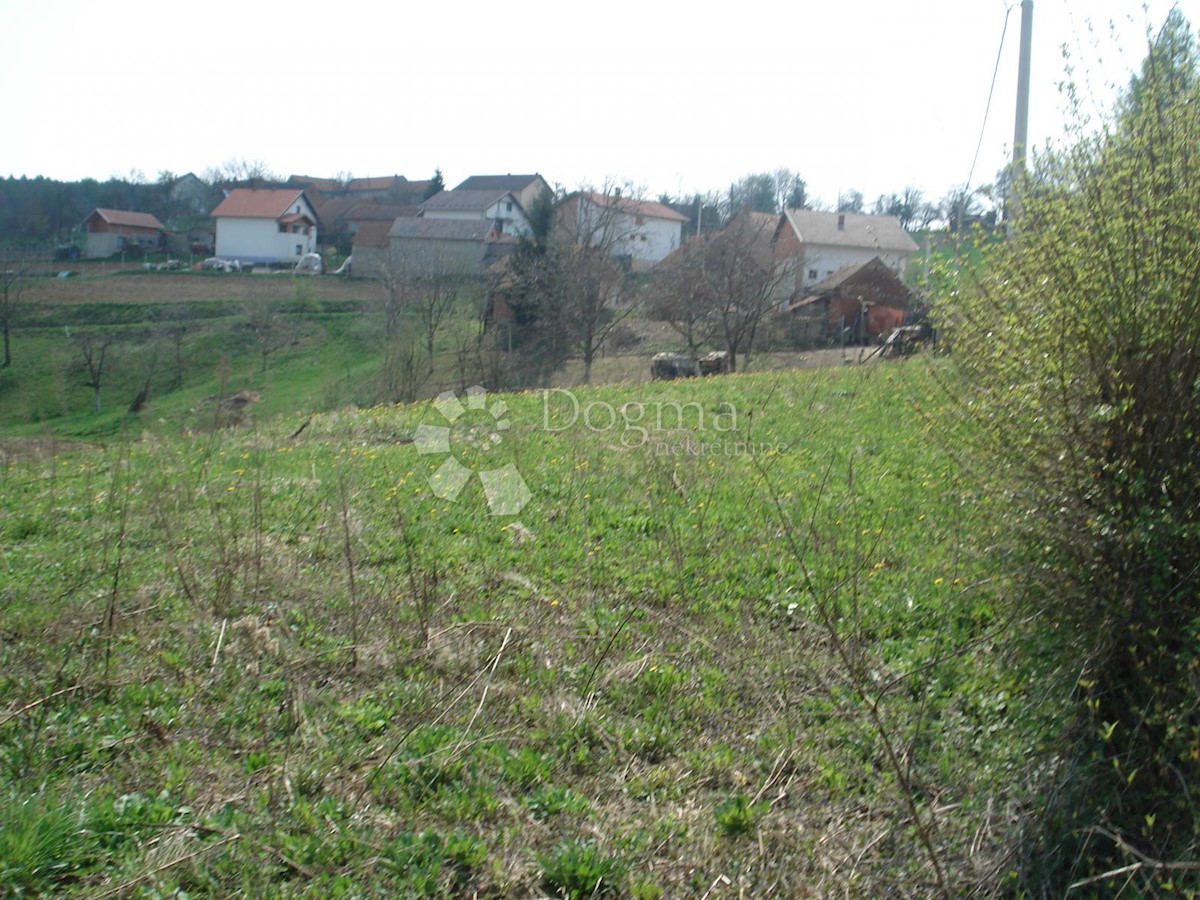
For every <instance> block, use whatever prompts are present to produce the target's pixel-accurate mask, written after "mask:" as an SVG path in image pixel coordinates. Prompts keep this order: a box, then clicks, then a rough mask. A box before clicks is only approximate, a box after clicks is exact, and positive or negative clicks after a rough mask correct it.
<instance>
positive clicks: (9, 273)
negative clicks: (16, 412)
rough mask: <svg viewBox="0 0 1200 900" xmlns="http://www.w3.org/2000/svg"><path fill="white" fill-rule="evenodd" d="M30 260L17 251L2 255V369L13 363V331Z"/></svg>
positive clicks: (0, 332)
mask: <svg viewBox="0 0 1200 900" xmlns="http://www.w3.org/2000/svg"><path fill="white" fill-rule="evenodd" d="M30 265H31V263H30V261H29V259H28V258H26V257H23V256H19V255H17V254H15V253H6V254H3V255H0V335H2V336H3V338H4V358H3V359H0V369H7V368H8V367H9V366H11V365H12V332H13V328H15V327H16V324H17V321H18V319H19V318H20V315H21V311H22V310H23V308H24V307H23V306H22V305H21V294H22V292H23V291H24V290H25V285H26V284H27V282H28V279H29V273H30Z"/></svg>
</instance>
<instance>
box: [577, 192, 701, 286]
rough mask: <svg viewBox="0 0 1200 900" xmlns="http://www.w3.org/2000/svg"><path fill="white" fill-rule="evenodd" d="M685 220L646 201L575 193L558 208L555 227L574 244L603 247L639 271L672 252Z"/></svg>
mask: <svg viewBox="0 0 1200 900" xmlns="http://www.w3.org/2000/svg"><path fill="white" fill-rule="evenodd" d="M686 221H687V218H686V217H685V216H683V215H681V214H680V213H677V212H676V211H675V210H673V209H671V208H670V207H669V206H664V205H663V204H661V203H655V202H653V201H650V200H634V199H632V198H629V197H622V196H621V193H620V191H614V192H612V193H611V194H598V193H594V192H583V191H577V192H576V193H574V194H569V195H568V196H567V197H565V198H564V199H563V201H562V202H561V203H560V204H559V207H558V227H559V228H560V229H566V230H567V232H568V233H569V235H568V237H569V239H571V240H574V241H575V242H577V243H583V244H589V245H591V246H597V247H604V248H605V249H606V250H607V252H608V253H609V255H610V256H614V257H616V258H618V259H626V260H628V261H629V263H630V267H631V268H632V269H633V271H635V272H643V271H646V270H647V269H650V268H651V267H652V266H654V264H655V263H658V262H660V261H661V260H663V259H665V258H666V257H667V256H669V255H670V254H671V253H672V252H674V251H675V250H676V249H677V248H678V247H679V245H680V242H681V240H682V237H683V223H684V222H686Z"/></svg>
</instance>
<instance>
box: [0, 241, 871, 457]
mask: <svg viewBox="0 0 1200 900" xmlns="http://www.w3.org/2000/svg"><path fill="white" fill-rule="evenodd" d="M92 265H93V266H95V267H98V268H97V269H96V270H95V271H92V270H90V269H89V270H85V274H83V275H81V276H78V277H73V278H68V279H55V278H39V279H33V280H31V281H30V282H29V283H28V285H27V286H26V287H25V289H24V290H23V292H22V295H21V310H20V313H19V315H18V317H17V327H16V328H15V330H14V334H13V338H12V349H13V365H12V366H10V367H8V368H4V369H0V435H4V436H8V437H10V438H11V437H22V438H30V437H33V438H44V437H46V436H47V435H49V434H55V435H57V436H59V437H62V438H69V439H85V440H91V439H102V438H109V437H111V436H113V435H115V434H119V433H121V432H132V433H141V432H143V431H151V432H155V433H162V432H166V433H172V432H173V433H180V432H194V431H200V430H207V429H211V428H212V427H213V426H214V425H220V424H223V423H226V422H228V421H229V420H230V419H231V417H232V418H239V419H240V418H241V415H242V412H243V410H242V409H241V408H237V409H233V410H231V409H230V408H229V406H228V404H223V403H222V399H223V398H229V397H231V396H233V395H236V394H239V393H242V394H243V395H252V396H253V397H254V398H255V399H254V409H255V411H256V414H257V415H258V417H259V418H268V417H271V416H275V415H281V414H288V413H292V412H299V411H311V410H328V409H336V408H339V407H342V406H350V405H358V406H371V405H374V404H375V403H377V402H381V401H384V400H392V399H397V394H398V393H401V394H403V393H407V394H408V395H409V396H410V397H414V398H415V397H434V396H437V394H439V393H441V392H442V391H445V390H450V389H454V390H463V389H465V387H467V386H468V385H469V384H472V383H474V382H475V381H476V380H478V379H477V378H476V377H468V378H467V380H466V381H464V379H463V372H462V368H461V365H460V360H459V353H458V351H459V347H460V345H461V343H462V340H463V339H467V338H470V337H471V336H473V335H475V334H476V333H477V331H478V325H477V324H476V321H475V316H474V308H475V306H476V305H477V303H478V301H477V298H476V297H475V295H474V294H473V293H471V291H469V290H464V291H463V295H462V296H461V298H460V302H459V305H458V309H457V310H456V311H455V315H454V316H452V317H450V319H449V320H448V321H447V322H446V324H445V325H444V326H443V327H442V328H441V329H440V331H439V333H438V335H437V339H436V342H435V353H434V359H433V361H432V363H431V364H429V365H428V366H426V363H425V361H424V360H423V359H422V360H419V362H420V363H421V365H420V366H419V367H418V370H417V371H416V372H415V373H414V375H413V376H412V377H411V378H410V379H408V380H407V381H405V380H404V379H401V381H404V383H403V384H399V385H398V384H397V383H396V381H397V379H396V376H395V374H394V362H395V361H394V359H393V360H392V361H391V362H392V365H393V369H389V354H388V342H387V341H386V340H385V339H384V336H383V333H382V331H383V329H382V316H381V313H380V311H379V304H380V301H381V299H382V289H381V287H380V286H379V284H378V283H377V282H375V281H372V280H369V279H343V278H333V277H327V278H315V279H314V278H306V277H300V278H295V277H292V276H291V275H290V274H287V273H284V274H239V275H221V274H213V273H192V272H188V273H150V272H139V271H136V270H135V271H128V270H127V271H116V272H114V271H109V270H107V269H105V268H103V266H104V265H105V264H92ZM109 267H110V268H111V264H109ZM629 321H630V322H631V323H633V324H635V325H636V326H637V330H638V332H639V334H640V337H641V343H640V344H639V345H638V346H636V347H635V348H632V349H629V350H626V351H625V352H624V353H613V354H611V355H605V356H602V357H600V358H599V359H598V360H597V361H596V364H595V366H594V372H593V380H594V381H595V382H597V383H612V382H619V381H620V382H639V381H647V380H649V377H650V366H649V358H650V356H651V355H652V354H653V353H654V352H655V351H657V350H663V349H670V350H674V349H677V343H678V342H677V338H676V337H675V336H674V335H673V333H672V332H671V331H670V329H669V328H668V327H667V326H665V325H662V324H661V323H649V322H644V321H641V320H639V319H630V320H629ZM404 327H405V329H406V330H407V332H408V333H411V334H418V335H419V326H416V325H415V324H413V323H410V322H405V323H404ZM105 344H107V346H105ZM89 347H90V348H91V350H92V353H93V358H94V359H98V357H96V354H97V353H98V352H99V350H100V349H101V348H102V349H103V350H104V357H103V367H102V368H101V369H100V371H99V373H98V375H97V373H94V372H93V371H92V370H91V369H90V368H89V365H88V358H87V355H86V350H87V349H88V348H89ZM264 350H266V351H267V352H266V355H265V356H264V352H263V351H264ZM858 355H861V354H860V350H859V348H853V349H851V350H849V351H847V352H846V353H843V352H842V351H841V350H823V351H816V352H809V353H804V354H799V353H770V354H758V355H756V356H755V357H754V359H753V360H752V362H751V368H753V369H755V370H768V369H774V368H799V367H811V366H823V365H830V364H837V365H840V364H841V363H842V361H843V358H846V359H848V360H854V359H855V358H856V357H857V356H858ZM582 369H583V367H582V363H579V362H576V361H569V362H568V363H567V364H566V365H565V366H564V367H563V369H562V370H561V372H560V373H558V375H557V377H556V379H555V384H557V385H559V386H569V385H571V384H575V383H577V382H578V381H579V380H580V379H581V377H582ZM97 381H99V384H100V388H99V391H98V392H97V390H96V389H95V382H97ZM97 394H99V411H97ZM139 397H141V398H143V400H142V402H141V404H140V405H139V409H138V410H137V411H136V412H132V411H131V409H132V407H133V406H134V405H135V401H136V400H137V399H138V398H139ZM9 446H10V447H11V445H9ZM10 452H11V451H10Z"/></svg>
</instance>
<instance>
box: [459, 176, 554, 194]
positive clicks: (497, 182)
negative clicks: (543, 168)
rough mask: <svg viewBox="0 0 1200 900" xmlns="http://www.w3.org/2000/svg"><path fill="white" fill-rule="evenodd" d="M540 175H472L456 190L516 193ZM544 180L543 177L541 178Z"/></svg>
mask: <svg viewBox="0 0 1200 900" xmlns="http://www.w3.org/2000/svg"><path fill="white" fill-rule="evenodd" d="M539 178H542V176H541V175H537V174H534V175H472V176H471V177H470V178H468V179H467V180H466V181H464V182H463V183H462V184H460V185H459V186H458V187H456V188H455V189H454V190H456V191H512V192H513V193H518V192H520V191H523V190H524V189H525V188H527V187H529V185H531V184H532V183H533V182H534V181H536V180H537V179H539ZM542 180H543V181H545V179H544V178H543V179H542Z"/></svg>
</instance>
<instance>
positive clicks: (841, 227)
mask: <svg viewBox="0 0 1200 900" xmlns="http://www.w3.org/2000/svg"><path fill="white" fill-rule="evenodd" d="M845 230H846V214H845V213H838V231H845Z"/></svg>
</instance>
